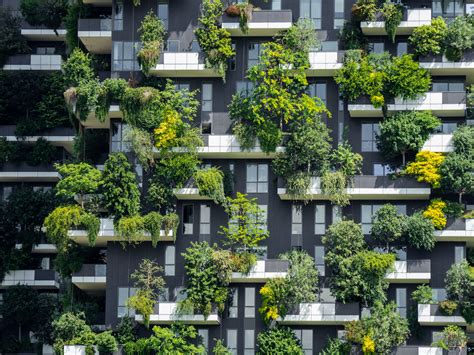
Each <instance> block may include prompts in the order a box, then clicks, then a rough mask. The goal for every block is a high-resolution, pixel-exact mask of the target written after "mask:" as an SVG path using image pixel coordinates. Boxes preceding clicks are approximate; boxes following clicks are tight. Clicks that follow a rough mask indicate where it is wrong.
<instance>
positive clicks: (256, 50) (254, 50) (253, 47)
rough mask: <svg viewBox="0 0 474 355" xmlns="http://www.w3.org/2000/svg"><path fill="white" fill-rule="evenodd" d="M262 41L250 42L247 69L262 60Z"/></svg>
mask: <svg viewBox="0 0 474 355" xmlns="http://www.w3.org/2000/svg"><path fill="white" fill-rule="evenodd" d="M260 50H261V45H260V43H249V46H248V60H247V69H249V68H251V67H253V66H254V65H257V64H258V62H259V60H260Z"/></svg>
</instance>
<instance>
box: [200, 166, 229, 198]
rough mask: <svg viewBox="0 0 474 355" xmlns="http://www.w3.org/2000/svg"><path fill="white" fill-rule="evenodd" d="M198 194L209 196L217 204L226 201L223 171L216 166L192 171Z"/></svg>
mask: <svg viewBox="0 0 474 355" xmlns="http://www.w3.org/2000/svg"><path fill="white" fill-rule="evenodd" d="M194 180H195V182H196V185H197V188H198V189H199V195H202V196H207V197H210V198H211V199H212V200H213V201H214V202H215V203H217V204H224V203H225V202H226V199H225V194H224V173H223V172H222V171H221V170H220V169H219V168H216V167H211V168H207V169H199V170H197V171H196V172H195V173H194Z"/></svg>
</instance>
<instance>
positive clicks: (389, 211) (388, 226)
mask: <svg viewBox="0 0 474 355" xmlns="http://www.w3.org/2000/svg"><path fill="white" fill-rule="evenodd" d="M404 230H405V216H403V215H400V214H398V211H397V208H396V207H395V206H394V205H392V204H389V203H387V204H385V205H383V206H382V207H381V208H380V209H379V210H378V211H377V212H376V213H375V214H374V215H373V216H372V229H371V232H370V233H371V234H372V236H373V237H374V238H375V240H377V241H379V242H380V243H381V244H382V245H384V246H385V247H386V249H387V251H390V243H393V242H396V241H397V240H399V239H401V238H402V236H403V232H404Z"/></svg>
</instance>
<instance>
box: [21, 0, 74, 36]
mask: <svg viewBox="0 0 474 355" xmlns="http://www.w3.org/2000/svg"><path fill="white" fill-rule="evenodd" d="M20 9H21V13H22V15H23V16H24V17H25V19H26V21H27V22H28V23H29V24H30V25H32V26H45V27H46V28H51V29H53V30H54V31H55V32H56V34H57V31H56V30H57V29H58V28H59V26H61V23H62V22H63V19H64V17H65V16H66V14H67V10H68V2H67V0H55V1H52V0H51V1H41V0H21V3H20Z"/></svg>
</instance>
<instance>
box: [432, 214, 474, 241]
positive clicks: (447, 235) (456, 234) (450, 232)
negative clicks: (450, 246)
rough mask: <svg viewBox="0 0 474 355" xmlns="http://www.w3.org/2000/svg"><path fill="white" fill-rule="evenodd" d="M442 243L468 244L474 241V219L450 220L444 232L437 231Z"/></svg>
mask: <svg viewBox="0 0 474 355" xmlns="http://www.w3.org/2000/svg"><path fill="white" fill-rule="evenodd" d="M435 236H436V239H437V240H439V241H442V242H467V241H472V240H473V239H474V219H473V218H469V219H465V218H449V219H448V221H447V224H446V227H445V228H444V229H443V230H440V231H435Z"/></svg>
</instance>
